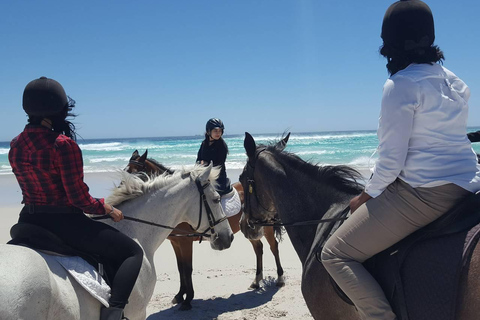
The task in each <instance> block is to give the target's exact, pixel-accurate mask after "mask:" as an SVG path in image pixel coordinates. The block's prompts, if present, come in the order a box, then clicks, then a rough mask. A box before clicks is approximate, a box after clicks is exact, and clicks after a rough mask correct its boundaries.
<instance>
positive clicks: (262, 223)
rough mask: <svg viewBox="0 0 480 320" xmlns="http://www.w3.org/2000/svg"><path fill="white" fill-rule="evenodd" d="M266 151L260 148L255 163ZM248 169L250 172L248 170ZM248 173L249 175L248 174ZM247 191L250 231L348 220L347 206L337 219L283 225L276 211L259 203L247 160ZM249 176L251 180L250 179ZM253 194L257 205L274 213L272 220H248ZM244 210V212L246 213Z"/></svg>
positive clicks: (251, 171)
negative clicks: (269, 227)
mask: <svg viewBox="0 0 480 320" xmlns="http://www.w3.org/2000/svg"><path fill="white" fill-rule="evenodd" d="M265 150H266V147H263V148H260V149H259V150H257V151H256V152H255V163H256V162H257V160H258V157H259V155H260V153H262V152H263V151H265ZM249 169H250V170H249ZM249 171H250V173H249ZM246 173H247V179H246V180H247V187H248V188H247V189H248V191H247V192H246V193H245V209H246V210H248V211H249V212H248V215H249V219H247V225H248V227H249V228H250V229H255V226H260V227H268V226H279V227H292V226H306V225H314V224H319V223H326V222H336V221H341V220H346V219H348V217H347V214H348V212H349V211H350V206H349V205H348V206H347V207H346V208H345V209H343V210H342V211H341V212H340V213H339V214H337V215H336V216H337V218H328V219H319V220H308V221H300V222H291V223H283V222H282V221H281V219H279V218H277V210H276V209H275V210H269V209H268V208H266V207H265V206H264V205H262V203H261V202H260V199H259V197H258V194H257V188H256V184H255V179H254V176H255V165H254V164H253V163H251V162H250V161H249V160H247V171H246ZM250 176H251V178H250ZM251 194H253V195H254V196H255V199H256V201H257V203H258V205H259V206H260V207H261V208H262V209H263V210H264V211H266V212H269V213H275V215H274V216H273V217H272V218H269V219H258V218H257V219H250V217H252V208H251V200H250V196H249V195H251ZM246 210H244V212H246Z"/></svg>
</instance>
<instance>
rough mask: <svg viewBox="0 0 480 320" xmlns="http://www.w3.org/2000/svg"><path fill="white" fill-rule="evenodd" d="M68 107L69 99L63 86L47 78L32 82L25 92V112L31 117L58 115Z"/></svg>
mask: <svg viewBox="0 0 480 320" xmlns="http://www.w3.org/2000/svg"><path fill="white" fill-rule="evenodd" d="M67 105H68V98H67V95H66V94H65V90H64V89H63V87H62V85H61V84H60V83H58V82H57V81H55V80H53V79H49V78H47V77H40V78H39V79H35V80H33V81H30V82H29V83H28V84H27V86H26V87H25V90H24V91H23V110H25V112H26V113H27V114H28V115H29V116H35V117H46V116H52V115H56V114H58V113H60V112H61V111H63V110H65V107H66V106H67Z"/></svg>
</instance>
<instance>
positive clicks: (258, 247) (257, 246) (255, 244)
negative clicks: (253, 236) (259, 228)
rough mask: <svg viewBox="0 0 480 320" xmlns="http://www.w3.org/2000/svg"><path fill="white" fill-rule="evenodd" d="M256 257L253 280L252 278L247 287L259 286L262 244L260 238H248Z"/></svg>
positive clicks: (261, 276)
mask: <svg viewBox="0 0 480 320" xmlns="http://www.w3.org/2000/svg"><path fill="white" fill-rule="evenodd" d="M250 243H251V244H252V246H253V250H254V251H255V256H256V258H257V271H256V273H255V280H253V282H252V284H251V285H250V288H249V289H252V290H255V289H258V288H260V281H262V280H263V261H262V256H263V244H262V241H261V240H250Z"/></svg>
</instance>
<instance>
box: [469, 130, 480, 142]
mask: <svg viewBox="0 0 480 320" xmlns="http://www.w3.org/2000/svg"><path fill="white" fill-rule="evenodd" d="M467 137H468V140H470V142H479V141H480V131H476V132H470V133H467Z"/></svg>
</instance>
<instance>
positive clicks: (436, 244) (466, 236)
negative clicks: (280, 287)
mask: <svg viewBox="0 0 480 320" xmlns="http://www.w3.org/2000/svg"><path fill="white" fill-rule="evenodd" d="M337 227H338V226H337ZM332 228H333V226H332ZM331 233H333V230H331V229H330V230H329V234H331ZM479 237H480V193H479V194H472V195H470V196H468V197H467V198H466V199H465V200H463V201H462V202H461V203H460V204H459V205H457V206H456V207H455V208H453V209H452V210H450V211H449V212H448V213H446V214H445V215H443V216H442V217H440V218H439V219H437V220H436V221H434V222H432V223H430V224H429V225H427V226H425V227H424V228H422V229H420V230H418V231H417V232H414V233H413V234H411V235H409V236H408V237H406V238H405V239H403V240H402V241H400V242H399V243H397V244H395V245H393V246H392V247H390V248H388V249H386V250H384V251H382V252H380V253H379V254H377V255H375V256H374V257H372V258H370V259H368V260H367V261H365V262H364V263H363V264H364V266H365V268H367V270H369V272H370V273H371V274H372V275H373V276H374V278H375V279H376V280H377V281H378V282H379V284H380V286H381V287H382V289H383V291H384V292H385V295H386V296H387V299H388V300H389V302H390V304H391V306H392V309H393V311H394V312H395V314H396V315H397V317H398V319H399V320H420V319H422V320H423V319H436V320H453V319H455V311H456V304H457V303H456V302H457V301H456V298H457V292H458V290H459V284H460V277H461V274H462V269H463V267H464V266H465V265H467V262H468V261H469V259H470V257H471V254H472V253H473V249H474V248H475V245H476V244H477V242H478V238H479ZM317 259H318V257H317ZM331 282H332V285H333V286H334V287H335V289H336V291H337V294H338V295H339V296H340V297H342V299H343V300H345V301H346V302H347V303H349V304H352V305H353V303H352V302H351V301H350V299H349V298H348V297H347V296H346V295H345V294H344V293H343V292H342V291H341V289H340V288H339V287H338V286H337V285H336V283H335V282H334V281H333V279H332V281H331Z"/></svg>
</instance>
